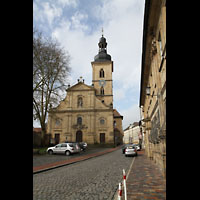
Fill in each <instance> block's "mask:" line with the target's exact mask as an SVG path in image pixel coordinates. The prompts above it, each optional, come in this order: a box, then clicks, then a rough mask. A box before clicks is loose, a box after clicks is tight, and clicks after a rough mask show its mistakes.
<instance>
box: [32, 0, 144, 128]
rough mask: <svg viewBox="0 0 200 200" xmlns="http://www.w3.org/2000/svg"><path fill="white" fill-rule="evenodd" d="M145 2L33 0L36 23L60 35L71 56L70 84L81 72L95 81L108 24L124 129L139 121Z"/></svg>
mask: <svg viewBox="0 0 200 200" xmlns="http://www.w3.org/2000/svg"><path fill="white" fill-rule="evenodd" d="M144 4H145V0H34V1H33V25H34V27H36V28H37V29H38V30H40V31H42V32H43V33H44V34H45V35H47V36H49V37H53V38H56V39H57V40H58V41H59V42H60V44H61V46H62V47H64V48H65V49H66V51H68V52H69V54H70V56H71V63H70V67H71V69H72V71H71V76H70V78H69V80H68V82H67V83H70V85H74V84H76V83H77V79H78V78H79V77H80V76H82V77H83V79H85V83H86V84H87V85H91V84H92V67H91V62H92V61H94V56H95V55H97V54H98V42H99V38H100V37H101V34H102V32H101V30H102V27H103V30H104V37H105V38H106V41H107V53H108V54H110V55H111V59H112V61H113V63H114V72H113V95H114V108H116V109H117V110H118V112H119V113H120V114H121V115H123V117H124V119H123V129H125V128H126V127H127V126H128V125H129V124H131V123H133V122H136V121H139V120H140V111H139V98H140V96H139V94H140V77H141V60H142V37H143V18H144ZM34 127H39V126H38V124H37V123H34Z"/></svg>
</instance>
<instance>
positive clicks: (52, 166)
mask: <svg viewBox="0 0 200 200" xmlns="http://www.w3.org/2000/svg"><path fill="white" fill-rule="evenodd" d="M120 148H121V146H118V147H116V148H109V149H108V150H105V151H103V152H102V151H101V152H95V153H91V154H87V155H83V156H79V157H75V158H72V159H70V160H61V161H57V162H53V163H48V164H44V165H41V166H36V167H33V174H36V173H40V172H43V171H47V170H50V169H55V168H58V167H62V166H65V165H69V164H72V163H76V162H79V161H83V160H87V159H90V158H93V157H97V156H101V155H104V154H106V153H109V152H112V151H115V150H117V149H120Z"/></svg>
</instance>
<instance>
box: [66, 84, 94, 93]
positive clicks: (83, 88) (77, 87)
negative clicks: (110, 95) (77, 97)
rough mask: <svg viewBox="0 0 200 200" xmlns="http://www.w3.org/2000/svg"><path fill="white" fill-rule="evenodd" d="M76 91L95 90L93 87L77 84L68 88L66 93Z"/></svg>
mask: <svg viewBox="0 0 200 200" xmlns="http://www.w3.org/2000/svg"><path fill="white" fill-rule="evenodd" d="M77 90H95V89H94V87H92V86H89V85H86V84H85V83H83V82H79V83H77V84H76V85H73V86H72V87H70V88H68V89H67V91H77Z"/></svg>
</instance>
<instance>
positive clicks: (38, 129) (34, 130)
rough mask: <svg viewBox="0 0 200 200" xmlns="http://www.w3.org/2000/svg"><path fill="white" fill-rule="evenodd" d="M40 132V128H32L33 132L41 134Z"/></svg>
mask: <svg viewBox="0 0 200 200" xmlns="http://www.w3.org/2000/svg"><path fill="white" fill-rule="evenodd" d="M41 131H42V128H34V127H33V132H37V133H39V132H41Z"/></svg>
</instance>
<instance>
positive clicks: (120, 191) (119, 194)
mask: <svg viewBox="0 0 200 200" xmlns="http://www.w3.org/2000/svg"><path fill="white" fill-rule="evenodd" d="M121 199H122V184H121V183H119V190H118V200H121Z"/></svg>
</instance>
